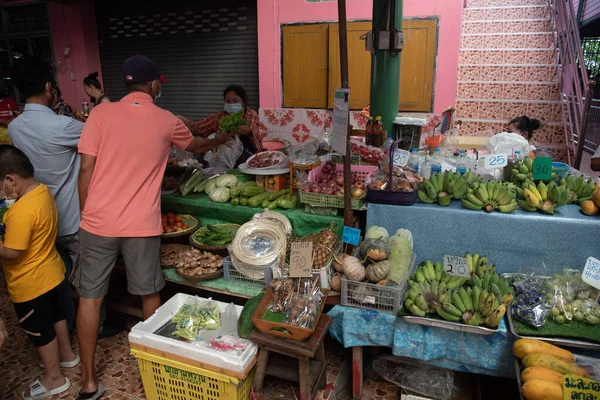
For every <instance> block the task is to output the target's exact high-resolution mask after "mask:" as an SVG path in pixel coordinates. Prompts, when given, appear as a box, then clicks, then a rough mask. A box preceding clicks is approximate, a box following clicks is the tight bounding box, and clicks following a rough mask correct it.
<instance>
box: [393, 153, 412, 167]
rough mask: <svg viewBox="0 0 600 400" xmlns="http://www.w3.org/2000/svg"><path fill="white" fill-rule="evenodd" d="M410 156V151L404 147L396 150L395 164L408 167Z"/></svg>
mask: <svg viewBox="0 0 600 400" xmlns="http://www.w3.org/2000/svg"><path fill="white" fill-rule="evenodd" d="M409 158H410V151H407V150H404V149H396V151H394V165H397V166H399V167H406V166H407V165H408V159H409Z"/></svg>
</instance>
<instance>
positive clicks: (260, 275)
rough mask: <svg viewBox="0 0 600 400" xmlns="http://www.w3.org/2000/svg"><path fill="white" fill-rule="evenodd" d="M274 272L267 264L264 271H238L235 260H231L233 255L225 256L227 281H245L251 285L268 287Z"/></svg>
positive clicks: (224, 267) (224, 270)
mask: <svg viewBox="0 0 600 400" xmlns="http://www.w3.org/2000/svg"><path fill="white" fill-rule="evenodd" d="M272 277H273V273H272V272H271V267H270V266H268V265H267V266H265V269H264V271H260V272H259V271H257V272H254V273H253V272H251V271H246V272H245V273H243V274H242V273H241V272H240V271H238V270H237V269H236V268H235V266H234V265H233V262H232V261H231V256H228V257H225V258H223V279H224V280H225V281H226V282H232V281H235V282H243V283H246V284H249V285H254V286H260V287H267V286H269V283H271V280H272V279H273V278H272Z"/></svg>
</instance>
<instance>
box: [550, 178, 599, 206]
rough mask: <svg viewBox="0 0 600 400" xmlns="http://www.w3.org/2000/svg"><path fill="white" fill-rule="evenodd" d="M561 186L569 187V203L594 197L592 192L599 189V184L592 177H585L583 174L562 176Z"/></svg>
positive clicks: (559, 182)
mask: <svg viewBox="0 0 600 400" xmlns="http://www.w3.org/2000/svg"><path fill="white" fill-rule="evenodd" d="M558 185H559V186H566V187H567V189H569V198H568V200H567V204H571V203H576V202H577V203H579V204H581V203H583V202H584V201H586V200H591V199H592V194H593V193H594V192H595V191H596V190H597V189H598V184H597V183H596V182H593V181H592V180H591V179H584V177H583V175H579V176H578V177H577V178H575V177H574V176H573V175H570V174H569V175H567V177H566V178H560V180H559V181H558Z"/></svg>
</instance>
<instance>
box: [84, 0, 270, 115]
mask: <svg viewBox="0 0 600 400" xmlns="http://www.w3.org/2000/svg"><path fill="white" fill-rule="evenodd" d="M96 19H97V25H98V38H99V42H100V60H101V62H102V75H103V80H104V82H103V84H104V91H105V93H106V94H107V95H108V96H109V97H110V98H111V99H112V100H118V99H120V98H121V97H123V96H124V95H125V94H126V90H125V86H124V83H123V81H122V78H121V64H122V63H123V60H125V59H126V58H127V57H130V56H132V55H135V54H144V55H146V56H148V57H151V58H153V59H154V60H155V61H156V62H157V63H158V65H159V67H160V69H161V72H162V74H163V75H164V76H165V77H166V78H167V79H168V80H169V83H168V84H166V85H163V86H162V96H161V98H160V99H159V100H158V104H159V105H160V106H161V107H163V108H166V109H168V110H170V111H172V112H173V113H175V114H182V115H185V116H187V117H189V118H192V119H199V118H202V117H206V116H207V115H209V114H212V113H214V112H216V111H219V110H221V109H222V108H223V96H222V93H223V89H225V88H226V87H227V86H228V85H231V84H239V85H242V86H243V87H244V88H245V89H246V92H247V93H248V106H249V107H250V108H253V109H255V110H257V109H258V104H259V103H258V43H257V33H256V32H257V30H256V1H252V0H237V1H227V0H225V1H223V0H220V1H218V2H216V1H213V2H209V1H181V0H179V1H178V0H175V1H169V2H166V1H157V0H150V1H148V0H146V1H143V2H142V1H137V0H136V1H122V0H121V1H115V0H102V1H96Z"/></svg>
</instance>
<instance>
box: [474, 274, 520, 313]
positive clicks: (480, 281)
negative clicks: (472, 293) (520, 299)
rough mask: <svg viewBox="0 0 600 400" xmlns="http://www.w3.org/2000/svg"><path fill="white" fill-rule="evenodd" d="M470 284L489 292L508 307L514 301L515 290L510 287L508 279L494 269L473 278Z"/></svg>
mask: <svg viewBox="0 0 600 400" xmlns="http://www.w3.org/2000/svg"><path fill="white" fill-rule="evenodd" d="M470 283H471V284H472V285H473V287H479V288H480V289H482V290H487V291H488V292H489V293H491V294H493V295H494V296H496V299H497V300H498V303H500V304H502V303H504V304H506V305H508V303H510V302H511V301H512V299H513V294H514V289H513V288H512V287H511V286H510V284H509V283H508V280H507V279H504V278H501V277H500V276H499V275H498V274H497V273H496V271H495V270H493V269H488V270H487V271H486V272H485V273H484V274H483V275H482V276H481V277H479V276H478V275H473V276H471V282H470Z"/></svg>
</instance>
